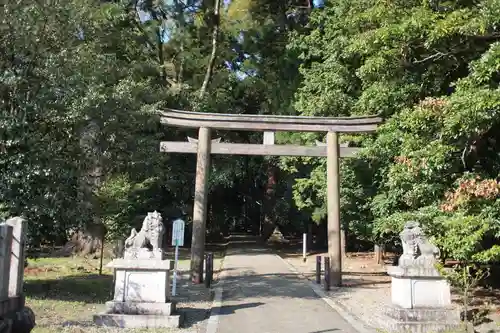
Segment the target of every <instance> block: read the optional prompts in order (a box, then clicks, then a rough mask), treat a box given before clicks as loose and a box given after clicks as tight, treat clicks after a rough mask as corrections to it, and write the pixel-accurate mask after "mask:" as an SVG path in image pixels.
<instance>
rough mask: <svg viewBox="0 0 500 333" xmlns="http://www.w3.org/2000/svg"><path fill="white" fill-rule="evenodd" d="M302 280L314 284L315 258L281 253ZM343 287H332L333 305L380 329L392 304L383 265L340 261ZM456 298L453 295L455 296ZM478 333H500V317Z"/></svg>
mask: <svg viewBox="0 0 500 333" xmlns="http://www.w3.org/2000/svg"><path fill="white" fill-rule="evenodd" d="M281 256H282V258H284V259H285V260H286V261H287V262H288V263H290V264H291V265H292V266H293V267H294V268H295V269H296V270H297V271H298V272H299V273H301V274H302V276H303V277H306V278H308V279H309V280H311V281H315V269H316V268H315V266H316V265H315V258H314V256H311V257H309V259H308V260H307V262H305V263H304V262H303V260H302V257H301V256H300V255H289V254H284V253H281ZM342 266H343V268H342V269H343V272H344V274H343V283H344V286H342V287H339V288H337V287H332V288H331V290H330V291H329V292H326V293H327V295H328V296H329V297H330V299H331V300H333V301H334V302H335V303H336V304H338V305H339V306H341V307H342V308H343V309H345V310H347V311H348V312H349V313H351V314H352V315H354V316H356V317H357V318H359V319H361V320H362V321H363V322H364V323H366V324H368V325H369V326H371V327H373V328H374V329H377V328H379V327H381V326H383V324H381V323H382V321H383V320H384V319H383V317H381V316H379V313H380V309H381V308H383V307H384V306H387V305H389V304H391V284H390V281H391V280H390V277H389V276H387V274H386V273H385V272H386V269H385V267H384V266H383V265H377V264H375V262H374V259H373V257H369V258H364V257H357V256H352V257H347V258H344V261H343V265H342ZM455 296H456V295H455ZM475 330H476V332H478V333H500V313H491V314H490V316H489V318H488V320H487V321H485V322H484V323H482V324H480V325H477V326H476V327H475Z"/></svg>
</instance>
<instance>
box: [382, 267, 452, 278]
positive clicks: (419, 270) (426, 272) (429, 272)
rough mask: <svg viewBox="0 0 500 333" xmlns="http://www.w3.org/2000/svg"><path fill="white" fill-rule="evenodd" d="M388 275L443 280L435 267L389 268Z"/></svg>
mask: <svg viewBox="0 0 500 333" xmlns="http://www.w3.org/2000/svg"><path fill="white" fill-rule="evenodd" d="M387 274H388V275H390V276H394V277H425V278H426V279H438V280H440V279H442V278H443V277H442V276H441V274H440V273H439V271H438V270H437V269H436V268H434V267H425V266H409V267H400V266H389V267H387Z"/></svg>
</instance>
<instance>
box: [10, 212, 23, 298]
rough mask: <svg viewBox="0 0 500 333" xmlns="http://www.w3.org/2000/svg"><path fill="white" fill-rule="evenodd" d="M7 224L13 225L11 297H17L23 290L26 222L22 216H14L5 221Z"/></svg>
mask: <svg viewBox="0 0 500 333" xmlns="http://www.w3.org/2000/svg"><path fill="white" fill-rule="evenodd" d="M5 224H7V225H9V226H11V227H12V243H11V257H10V274H9V297H17V296H20V295H21V294H22V292H23V279H24V245H25V238H26V236H25V232H26V230H25V229H26V223H25V221H24V220H23V219H22V218H21V217H13V218H10V219H8V220H7V221H5Z"/></svg>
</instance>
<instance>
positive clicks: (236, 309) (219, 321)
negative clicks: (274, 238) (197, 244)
mask: <svg viewBox="0 0 500 333" xmlns="http://www.w3.org/2000/svg"><path fill="white" fill-rule="evenodd" d="M219 284H220V285H221V287H222V290H223V292H222V299H221V300H219V301H220V304H219V306H220V307H219V308H218V309H216V310H215V311H214V315H213V316H212V317H211V318H210V320H209V324H208V327H207V333H330V332H339V333H340V332H347V333H356V332H357V331H356V330H355V329H354V328H353V327H352V326H351V325H350V324H349V323H347V321H345V320H344V319H343V318H342V317H341V316H340V315H339V314H338V313H337V312H336V311H334V310H333V309H332V308H331V307H330V306H329V305H328V304H327V303H326V302H325V301H324V300H323V299H321V298H319V297H318V296H317V295H316V294H315V293H314V291H313V290H312V289H311V287H310V285H309V284H308V283H307V282H306V281H304V280H303V279H301V278H300V276H298V275H296V274H295V273H292V272H291V271H290V269H289V267H288V266H287V264H286V263H285V262H284V261H283V260H282V259H281V258H280V257H278V256H277V255H275V254H273V253H272V252H271V251H270V250H268V249H266V248H264V247H263V246H259V245H258V242H257V241H256V239H255V238H252V237H248V236H232V237H231V239H230V245H229V248H228V251H227V254H226V257H225V259H224V264H223V274H222V279H221V281H220V282H219ZM219 296H220V293H219ZM216 298H217V295H216ZM216 302H217V300H216ZM217 312H218V313H217Z"/></svg>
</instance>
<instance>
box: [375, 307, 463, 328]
mask: <svg viewBox="0 0 500 333" xmlns="http://www.w3.org/2000/svg"><path fill="white" fill-rule="evenodd" d="M383 314H384V315H386V316H388V317H390V318H393V319H396V320H398V321H405V322H433V321H435V322H441V323H443V322H446V323H451V324H456V323H459V322H460V310H458V309H456V308H453V307H450V308H427V309H422V308H421V309H403V308H400V307H397V306H386V307H384V309H383Z"/></svg>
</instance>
